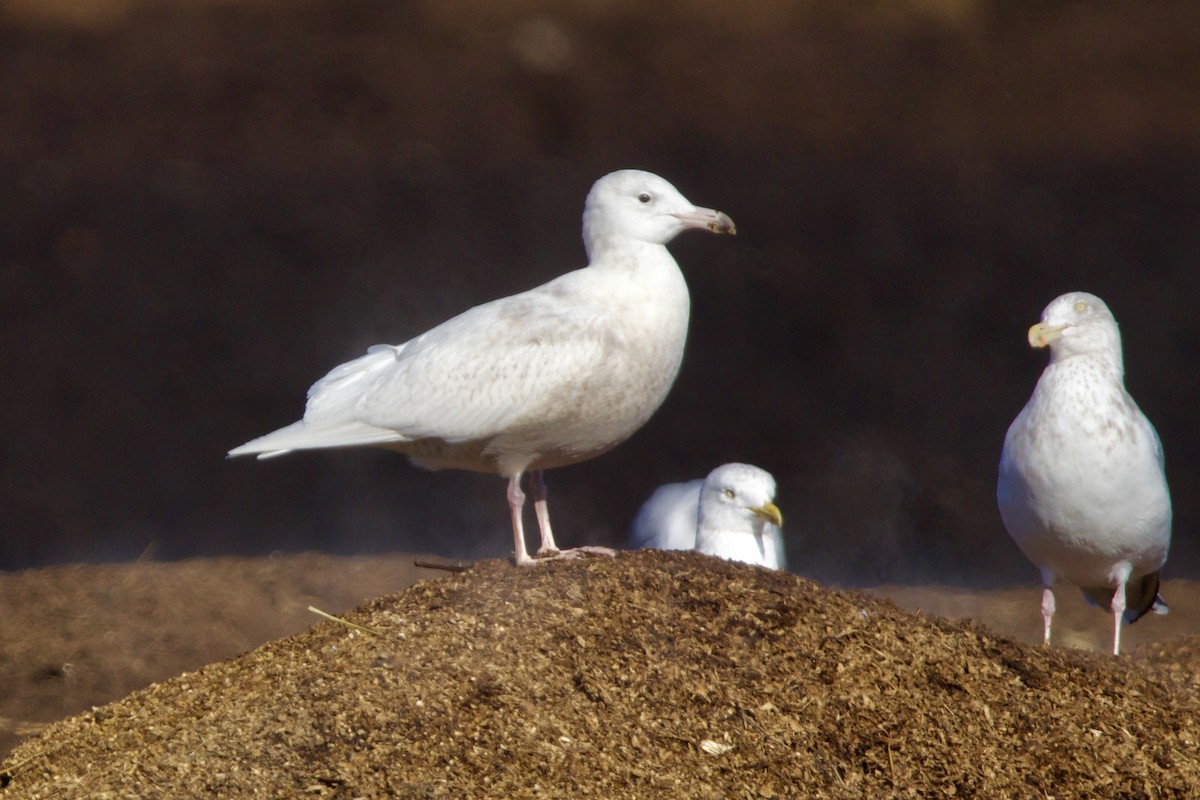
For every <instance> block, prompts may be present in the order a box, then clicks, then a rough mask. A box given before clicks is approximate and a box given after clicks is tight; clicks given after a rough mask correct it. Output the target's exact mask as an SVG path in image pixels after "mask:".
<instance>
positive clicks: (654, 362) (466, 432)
mask: <svg viewBox="0 0 1200 800" xmlns="http://www.w3.org/2000/svg"><path fill="white" fill-rule="evenodd" d="M692 228H697V229H702V230H709V231H712V232H714V233H730V234H732V233H734V232H735V228H734V224H733V221H732V220H731V219H730V218H729V217H728V216H726V215H725V214H723V213H721V212H719V211H714V210H712V209H707V208H699V207H697V206H695V205H693V204H692V203H690V202H689V201H688V200H687V199H686V198H685V197H684V196H683V195H682V194H680V193H679V191H678V190H676V189H675V187H674V186H672V185H671V184H670V183H668V182H667V181H665V180H664V179H662V178H660V177H658V176H657V175H653V174H651V173H649V172H642V171H640V170H621V171H618V172H613V173H611V174H609V175H606V176H604V177H603V178H601V179H600V180H598V181H596V183H595V184H594V185H593V186H592V189H591V191H590V192H589V193H588V196H587V201H586V203H585V204H584V211H583V243H584V247H585V249H586V251H587V255H588V266H587V267H584V268H582V269H577V270H574V271H572V272H568V273H566V274H565V275H561V276H559V277H558V278H555V279H554V280H552V281H550V282H549V283H546V284H543V285H541V286H538V287H536V288H534V289H530V290H529V291H526V292H522V293H521V294H516V295H513V296H511V297H505V298H502V299H499V300H493V301H492V302H489V303H484V304H483V305H479V306H476V307H474V308H472V309H469V310H468V311H465V312H463V313H462V314H459V315H458V316H456V317H454V318H452V319H450V320H447V321H446V322H443V323H442V324H441V325H438V326H437V327H435V328H433V329H432V330H430V331H428V332H426V333H424V334H421V335H420V336H418V337H416V338H415V339H411V340H409V341H407V342H405V343H403V344H398V345H376V346H374V347H372V348H370V349H369V350H368V351H367V354H366V355H364V356H362V357H360V358H357V359H355V360H353V361H350V362H348V363H346V364H342V365H341V366H339V367H336V368H335V369H334V370H333V371H331V372H330V373H329V374H328V375H326V376H325V377H324V378H322V379H321V380H319V381H317V382H316V383H315V384H314V385H313V386H312V388H311V389H309V391H308V403H307V406H306V407H305V411H304V418H303V419H301V420H300V421H299V422H296V423H293V424H292V425H289V426H287V427H285V428H281V429H279V430H277V431H275V432H274V433H269V434H267V435H266V436H262V437H260V438H258V439H254V440H252V441H250V442H247V443H246V444H244V445H242V446H240V447H236V448H234V449H233V450H230V451H229V455H230V456H240V455H247V454H257V455H258V456H259V458H266V457H270V456H276V455H282V454H284V453H288V452H291V451H293V450H308V449H316V448H329V447H361V446H368V445H370V446H376V447H384V448H389V449H392V450H398V451H400V452H402V453H405V454H407V455H408V456H409V458H410V459H411V460H412V461H413V462H414V463H416V464H418V465H419V466H422V467H426V468H429V469H442V468H454V469H465V470H472V471H476V472H490V473H495V474H498V475H501V476H503V477H505V478H507V479H508V503H509V508H510V511H511V515H512V529H513V539H514V557H515V560H516V563H517V564H519V565H525V564H530V563H534V559H532V558H530V556H529V554H528V551H527V550H526V548H525V536H524V527H523V524H522V518H521V516H522V510H523V508H524V504H525V493H524V492H523V491H522V489H521V479H522V476H523V475H524V474H525V473H527V472H528V473H529V476H530V490H531V492H532V494H533V499H534V510H535V514H536V517H537V521H538V527H539V529H540V532H541V547H540V548H539V549H538V551H537V554H538V556H539V557H540V558H557V557H573V556H577V555H579V554H581V553H582V552H588V551H593V552H594V551H597V550H602V548H578V549H577V550H572V551H560V550H559V549H558V546H557V545H556V544H555V541H554V535H553V533H552V531H551V527H550V515H549V511H548V509H547V503H546V484H545V480H544V478H543V476H542V473H543V471H544V470H547V469H551V468H553V467H561V466H565V465H567V464H574V463H577V462H580V461H584V460H586V459H589V458H594V457H595V456H598V455H601V454H602V453H605V452H607V451H608V450H610V449H611V448H613V447H614V446H616V445H617V444H620V443H621V442H622V441H624V440H625V439H627V438H628V437H629V436H630V435H631V434H633V433H634V432H635V431H636V430H637V429H638V428H640V427H641V426H642V425H643V424H644V423H645V422H646V420H648V419H649V418H650V416H651V414H653V413H654V412H655V410H657V409H658V407H659V405H661V404H662V401H663V399H664V398H665V397H666V395H667V392H668V391H669V390H670V388H671V384H672V383H674V381H675V376H676V374H677V373H678V372H679V365H680V362H681V361H682V359H683V348H684V341H685V339H686V336H687V327H688V315H689V308H690V300H689V297H688V290H687V284H686V283H685V282H684V279H683V275H682V273H681V272H680V271H679V266H678V265H677V264H676V263H675V259H674V258H672V256H671V254H670V253H669V252H668V251H667V248H666V244H667V243H668V242H670V241H671V240H672V239H674V238H675V237H676V236H677V235H679V234H680V233H682V232H683V231H685V230H689V229H692Z"/></svg>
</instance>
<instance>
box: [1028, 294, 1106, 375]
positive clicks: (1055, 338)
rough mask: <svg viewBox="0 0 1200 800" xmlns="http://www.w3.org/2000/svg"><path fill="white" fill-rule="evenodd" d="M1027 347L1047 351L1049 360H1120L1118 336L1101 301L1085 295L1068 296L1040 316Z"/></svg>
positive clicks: (1053, 303)
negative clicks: (1080, 357)
mask: <svg viewBox="0 0 1200 800" xmlns="http://www.w3.org/2000/svg"><path fill="white" fill-rule="evenodd" d="M1029 346H1030V347H1036V348H1042V347H1049V348H1050V353H1051V360H1057V359H1059V358H1065V357H1067V356H1074V355H1088V354H1101V355H1112V354H1114V353H1115V354H1116V357H1117V359H1118V360H1120V356H1121V333H1120V331H1119V330H1118V329H1117V321H1116V319H1115V318H1114V317H1113V315H1112V312H1111V311H1109V310H1108V306H1107V305H1105V304H1104V301H1103V300H1101V299H1100V298H1099V297H1096V295H1094V294H1088V293H1087V292H1068V293H1067V294H1064V295H1062V296H1061V297H1057V298H1055V299H1054V300H1053V301H1052V302H1051V303H1050V305H1048V306H1046V310H1045V311H1043V312H1042V320H1041V322H1038V323H1037V324H1036V325H1034V326H1033V327H1031V328H1030V329H1029Z"/></svg>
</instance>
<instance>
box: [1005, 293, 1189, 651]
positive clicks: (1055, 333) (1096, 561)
mask: <svg viewBox="0 0 1200 800" xmlns="http://www.w3.org/2000/svg"><path fill="white" fill-rule="evenodd" d="M1029 342H1030V344H1031V345H1032V346H1033V347H1038V348H1041V347H1047V346H1048V347H1049V348H1050V363H1049V365H1048V366H1047V367H1046V369H1045V371H1044V372H1042V376H1041V378H1040V379H1039V380H1038V383H1037V387H1036V388H1035V389H1034V392H1033V396H1032V397H1030V398H1029V402H1028V403H1026V404H1025V408H1024V409H1022V410H1021V413H1020V414H1018V415H1017V418H1016V419H1015V420H1014V421H1013V423H1012V425H1011V426H1010V427H1009V429H1008V435H1007V436H1006V437H1005V439H1004V450H1003V453H1002V455H1001V457H1000V475H999V480H998V482H997V488H996V497H997V501H998V502H999V506H1000V515H1001V516H1002V517H1003V519H1004V525H1005V527H1006V528H1007V529H1008V532H1009V534H1010V535H1011V536H1012V538H1013V539H1014V540H1015V541H1016V543H1017V545H1018V546H1019V547H1020V548H1021V550H1022V551H1023V552H1024V553H1025V555H1026V556H1027V557H1028V558H1029V560H1030V561H1032V562H1033V563H1034V564H1035V565H1037V567H1038V568H1039V569H1040V570H1041V573H1042V585H1043V590H1042V619H1043V624H1044V628H1043V631H1044V640H1045V642H1046V643H1047V644H1049V642H1050V623H1051V621H1052V619H1053V617H1054V607H1055V604H1054V591H1053V587H1054V585H1055V584H1056V583H1057V582H1058V581H1060V580H1061V581H1066V582H1069V583H1072V584H1074V585H1076V586H1079V587H1080V588H1082V589H1083V593H1084V594H1085V595H1086V596H1087V598H1088V599H1089V600H1090V601H1092V602H1093V603H1095V604H1096V605H1099V606H1100V607H1102V608H1105V609H1107V610H1110V611H1111V612H1112V615H1113V635H1112V651H1113V654H1114V655H1117V654H1119V653H1120V649H1121V622H1122V619H1124V620H1125V621H1126V622H1133V621H1135V620H1137V619H1138V618H1139V617H1141V616H1142V615H1144V614H1146V613H1147V612H1148V611H1150V610H1155V611H1157V612H1159V613H1165V612H1166V605H1165V604H1164V603H1163V602H1162V598H1160V597H1159V596H1158V586H1159V570H1160V569H1161V568H1162V565H1163V564H1164V563H1165V561H1166V559H1167V548H1168V547H1169V545H1170V542H1171V498H1170V494H1169V492H1168V490H1167V480H1166V474H1165V471H1164V468H1163V449H1162V443H1161V442H1160V441H1159V438H1158V434H1157V432H1156V431H1155V430H1154V426H1153V425H1151V424H1150V421H1149V420H1148V419H1146V416H1145V415H1144V414H1143V413H1142V412H1141V410H1140V409H1139V408H1138V406H1137V403H1135V402H1134V401H1133V398H1132V397H1131V396H1130V395H1129V392H1128V391H1126V389H1125V369H1124V361H1123V358H1122V355H1121V335H1120V332H1119V331H1118V329H1117V322H1116V320H1115V319H1114V318H1113V315H1112V312H1110V311H1109V309H1108V306H1106V305H1105V304H1104V301H1102V300H1101V299H1100V298H1099V297H1096V296H1095V295H1092V294H1087V293H1084V292H1071V293H1069V294H1065V295H1063V296H1061V297H1059V298H1057V299H1056V300H1054V301H1053V302H1052V303H1050V305H1048V306H1047V307H1046V310H1045V311H1044V312H1043V313H1042V319H1041V321H1040V322H1038V323H1037V324H1036V325H1034V326H1033V327H1032V328H1030V329H1029Z"/></svg>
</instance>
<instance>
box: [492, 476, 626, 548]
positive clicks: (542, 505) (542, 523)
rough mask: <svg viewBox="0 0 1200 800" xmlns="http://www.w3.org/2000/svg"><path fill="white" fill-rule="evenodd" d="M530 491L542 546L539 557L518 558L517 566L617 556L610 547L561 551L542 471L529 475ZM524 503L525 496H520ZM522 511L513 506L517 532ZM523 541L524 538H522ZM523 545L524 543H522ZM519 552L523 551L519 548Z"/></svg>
mask: <svg viewBox="0 0 1200 800" xmlns="http://www.w3.org/2000/svg"><path fill="white" fill-rule="evenodd" d="M512 486H513V485H512V484H511V483H510V484H509V490H508V499H509V503H510V504H512V503H513V488H512ZM529 490H530V492H531V493H532V494H533V510H534V513H535V514H537V521H538V529H539V530H540V531H541V534H542V546H541V547H539V548H538V551H537V557H536V558H530V557H529V556H525V557H524V559H522V558H520V557H518V558H517V564H518V565H519V566H523V565H525V564H541V563H542V562H544V561H555V560H558V559H570V558H585V557H587V556H615V555H616V554H617V553H616V551H615V550H613V549H611V548H608V547H591V546H587V547H574V548H571V549H570V550H559V549H558V545H557V544H555V542H554V531H552V530H551V528H550V506H549V504H548V503H547V502H546V479H545V478H544V477H543V476H542V471H541V470H540V469H535V470H531V471H530V473H529ZM516 491H517V492H518V493H520V491H521V487H520V486H519V485H518V486H517V488H516ZM520 499H521V501H522V502H523V501H524V500H525V495H523V494H522V495H520ZM519 515H520V511H519V510H518V507H517V506H513V530H514V531H516V530H517V526H518V525H520V521H519ZM522 540H523V537H522ZM522 543H523V542H522ZM518 550H523V547H522V548H518Z"/></svg>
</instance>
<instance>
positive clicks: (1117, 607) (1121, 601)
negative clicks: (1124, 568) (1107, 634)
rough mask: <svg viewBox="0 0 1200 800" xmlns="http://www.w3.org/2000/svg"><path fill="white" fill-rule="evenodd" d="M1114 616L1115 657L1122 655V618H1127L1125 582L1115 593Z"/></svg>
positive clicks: (1113, 601) (1119, 584)
mask: <svg viewBox="0 0 1200 800" xmlns="http://www.w3.org/2000/svg"><path fill="white" fill-rule="evenodd" d="M1112 614H1113V655H1114V656H1119V655H1121V618H1122V617H1123V616H1125V582H1124V581H1122V582H1121V583H1118V584H1117V590H1116V591H1115V592H1113V599H1112Z"/></svg>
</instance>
